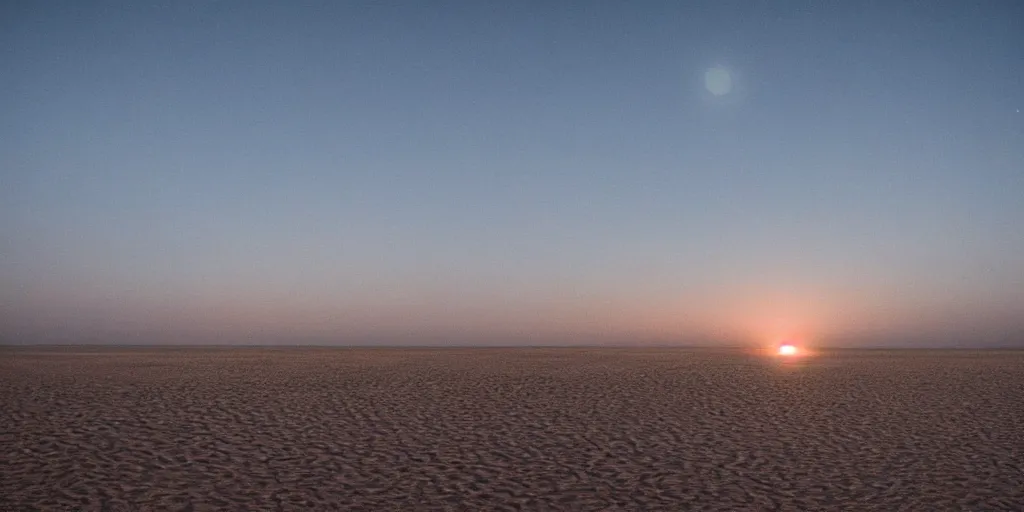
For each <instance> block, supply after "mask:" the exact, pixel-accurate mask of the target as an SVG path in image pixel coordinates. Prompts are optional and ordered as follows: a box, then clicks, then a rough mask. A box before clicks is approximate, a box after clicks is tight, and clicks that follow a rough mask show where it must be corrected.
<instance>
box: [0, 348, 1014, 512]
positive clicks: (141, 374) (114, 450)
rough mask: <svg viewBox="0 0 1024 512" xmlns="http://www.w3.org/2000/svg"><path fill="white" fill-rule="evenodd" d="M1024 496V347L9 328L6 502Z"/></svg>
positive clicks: (549, 506)
mask: <svg viewBox="0 0 1024 512" xmlns="http://www.w3.org/2000/svg"><path fill="white" fill-rule="evenodd" d="M35 509H42V510H80V509H81V510H224V509H238V510H320V509H338V510H367V511H380V510H733V511H736V510H856V511H868V510H885V511H892V510H921V511H925V510H927V511H932V510H1018V511H1019V510H1024V351H1016V352H1015V351H1003V352H985V351H927V352H926V351H843V352H833V353H821V354H818V355H817V356H815V357H808V358H804V359H800V360H791V361H788V362H782V361H780V360H778V359H777V358H772V357H763V356H759V355H756V354H752V353H748V352H744V351H726V350H696V349H690V350H679V349H673V350H666V349H436V350H414V349H313V348H308V349H307V348H303V349H266V348H241V349H238V348H235V349H196V348H159V349H153V348H149V349H146V348H132V349H116V348H96V347H92V348H84V347H78V348H47V349H39V348H29V347H22V348H11V347H6V348H0V510H5V511H6V510H35Z"/></svg>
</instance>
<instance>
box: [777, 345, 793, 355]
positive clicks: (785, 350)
mask: <svg viewBox="0 0 1024 512" xmlns="http://www.w3.org/2000/svg"><path fill="white" fill-rule="evenodd" d="M779 355H780V356H792V355H796V347H794V346H793V345H783V346H781V347H779Z"/></svg>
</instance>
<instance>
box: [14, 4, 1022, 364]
mask: <svg viewBox="0 0 1024 512" xmlns="http://www.w3.org/2000/svg"><path fill="white" fill-rule="evenodd" d="M744 4H745V3H744V2H737V3H731V2H639V3H631V2H621V3H615V2H594V3H589V2H583V3H558V5H549V4H548V3H543V2H542V3H529V2H455V3H448V4H445V3H441V4H437V3H433V2H425V3H420V2H368V1H367V2H361V1H360V2H314V3H305V4H303V6H298V5H293V4H292V3H290V2H270V1H253V2H233V1H198V0H196V1H193V0H187V1H185V0H183V1H173V2H124V3H121V2H6V3H5V4H4V6H3V7H2V8H0V9H2V11H0V19H2V20H3V21H2V22H0V23H2V29H0V34H2V35H0V41H2V43H3V50H2V53H0V64H2V66H3V75H4V77H5V78H4V79H3V81H2V83H0V111H2V112H4V114H3V116H2V121H0V155H2V157H0V158H2V161H0V164H2V170H0V173H2V174H0V178H2V182H3V187H2V189H0V217H2V218H3V222H2V225H0V230H2V231H0V234H2V239H0V240H2V251H3V258H2V259H0V294H2V295H0V304H2V305H3V309H2V311H0V314H2V315H3V317H2V324H0V328H2V336H3V340H4V341H5V342H6V343H14V344H22V343H80V342H86V343H131V344H148V343H186V344H194V343H202V344H207V343H209V344H235V343H242V344H247V343H256V344H267V343H271V344H397V345H402V344H428V345H445V344H449V343H450V344H460V345H466V344H470V345H490V344H500V345H509V344H512V345H514V344H619V343H621V344H645V343H656V344H679V345H695V344H696V345H718V344H724V345H750V344H752V345H763V344H771V343H775V342H778V341H780V340H783V339H790V338H792V339H799V340H801V341H802V342H805V343H811V344H815V345H820V346H866V345H871V346H889V345H892V346H907V345H910V346H1008V345H1016V346H1020V344H1021V340H1022V334H1024V271H1022V269H1024V237H1022V236H1021V226H1022V225H1024V200H1022V197H1024V196H1022V193H1024V171H1022V170H1024V114H1021V112H1020V109H1021V108H1022V107H1024V96H1022V91H1024V60H1022V59H1021V54H1022V49H1024V30H1022V26H1021V21H1020V20H1021V19H1022V15H1024V14H1022V10H1021V8H1020V6H1018V5H1016V4H1015V3H1013V2H1004V3H992V4H991V5H992V6H996V5H1001V6H1003V7H1004V9H1002V10H1000V9H997V8H987V9H983V8H981V7H975V6H972V4H969V3H966V2H954V1H949V2H929V3H927V5H926V6H925V5H922V6H919V7H912V5H915V4H911V3H904V2H893V3H891V4H890V3H873V4H870V5H862V4H861V3H859V2H855V3H837V2H823V3H819V2H775V3H771V2H769V3H759V4H757V5H760V6H761V7H756V8H751V7H749V6H746V5H744ZM741 5H742V7H741ZM751 5H753V4H751Z"/></svg>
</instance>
